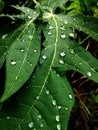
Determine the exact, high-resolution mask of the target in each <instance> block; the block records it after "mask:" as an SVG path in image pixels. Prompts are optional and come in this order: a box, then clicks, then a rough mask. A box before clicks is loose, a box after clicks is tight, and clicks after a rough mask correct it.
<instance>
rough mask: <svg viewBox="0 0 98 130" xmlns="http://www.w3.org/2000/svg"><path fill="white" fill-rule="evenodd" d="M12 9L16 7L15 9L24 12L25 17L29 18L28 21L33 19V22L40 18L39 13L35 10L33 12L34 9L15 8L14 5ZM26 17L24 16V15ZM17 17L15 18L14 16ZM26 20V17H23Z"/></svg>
mask: <svg viewBox="0 0 98 130" xmlns="http://www.w3.org/2000/svg"><path fill="white" fill-rule="evenodd" d="M12 7H14V8H16V9H18V10H20V11H22V12H23V13H24V14H25V15H26V17H27V18H28V19H33V20H35V19H36V18H37V17H38V15H39V13H38V11H35V10H33V9H30V8H28V7H23V6H21V7H20V6H14V5H12ZM13 16H14V15H13ZM23 16H24V15H23ZM14 17H15V16H14ZM16 17H17V15H16ZM20 18H21V15H20ZM23 18H24V17H23Z"/></svg>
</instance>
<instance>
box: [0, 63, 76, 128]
mask: <svg viewBox="0 0 98 130" xmlns="http://www.w3.org/2000/svg"><path fill="white" fill-rule="evenodd" d="M42 66H43V65H42ZM41 71H42V72H43V75H45V74H46V73H47V71H46V70H45V69H44V66H43V69H42V68H41V69H40V71H39V70H38V71H37V72H36V74H35V78H34V79H33V80H32V83H33V84H35V83H36V84H35V86H34V85H33V86H32V84H30V85H29V86H27V87H26V88H25V89H24V90H23V91H21V94H19V95H18V96H17V98H16V99H15V100H13V101H12V102H13V103H12V102H9V103H6V104H5V105H4V108H5V109H2V110H1V112H0V124H1V125H0V129H1V130H3V129H5V128H7V129H10V130H29V129H30V128H31V129H36V130H51V129H52V130H56V129H57V130H59V129H67V123H68V119H69V115H70V111H71V108H72V106H73V99H74V98H73V97H74V96H73V92H72V90H71V87H70V84H69V82H68V81H67V79H66V77H60V76H58V75H57V74H56V73H55V72H54V71H51V72H50V74H48V75H47V76H48V77H47V76H46V77H44V79H42V78H41V76H42V74H41V73H40V72H41ZM36 75H38V76H36ZM46 78H47V83H46ZM39 84H40V86H38V85H39ZM6 122H7V124H6V125H4V124H5V123H6Z"/></svg>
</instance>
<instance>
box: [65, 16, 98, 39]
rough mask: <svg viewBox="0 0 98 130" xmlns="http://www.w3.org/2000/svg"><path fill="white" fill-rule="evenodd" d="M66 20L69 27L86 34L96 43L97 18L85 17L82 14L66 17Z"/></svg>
mask: <svg viewBox="0 0 98 130" xmlns="http://www.w3.org/2000/svg"><path fill="white" fill-rule="evenodd" d="M66 20H67V22H68V24H69V25H70V26H71V27H73V28H75V29H78V30H80V31H83V32H85V33H87V34H88V35H89V36H91V37H93V38H94V39H95V40H97V41H98V18H94V17H91V16H88V17H87V16H85V15H82V14H73V15H70V16H66Z"/></svg>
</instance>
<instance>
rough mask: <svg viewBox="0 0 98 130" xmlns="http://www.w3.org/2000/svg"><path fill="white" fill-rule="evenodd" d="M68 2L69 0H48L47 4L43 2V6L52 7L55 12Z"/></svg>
mask: <svg viewBox="0 0 98 130" xmlns="http://www.w3.org/2000/svg"><path fill="white" fill-rule="evenodd" d="M66 2H67V0H62V1H61V0H56V1H55V0H47V1H45V2H42V4H41V5H42V6H48V7H51V8H52V9H53V10H55V9H56V8H57V7H60V6H62V5H64V4H65V3H66Z"/></svg>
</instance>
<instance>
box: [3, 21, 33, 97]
mask: <svg viewBox="0 0 98 130" xmlns="http://www.w3.org/2000/svg"><path fill="white" fill-rule="evenodd" d="M32 21H33V20H31V21H29V23H28V24H27V25H26V27H25V28H24V29H23V31H22V32H21V34H20V35H19V36H18V37H17V39H18V38H19V37H21V35H22V34H23V32H24V31H25V30H26V28H27V27H28V26H29V25H30V24H31V23H32ZM34 32H35V30H34V31H33V34H34ZM32 39H33V38H32ZM30 45H31V42H30V43H29V44H28V47H27V51H26V54H25V56H24V59H23V62H22V64H21V66H20V69H19V71H18V73H17V74H16V76H15V79H16V77H18V75H19V74H20V72H21V69H22V67H23V65H24V62H25V59H26V57H27V52H28V50H29V48H30ZM15 82H16V80H14V82H13V84H12V86H11V88H10V89H9V91H8V92H7V93H6V96H5V97H4V98H6V97H7V95H8V94H9V93H10V91H11V90H12V88H13V86H14V85H15Z"/></svg>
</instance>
